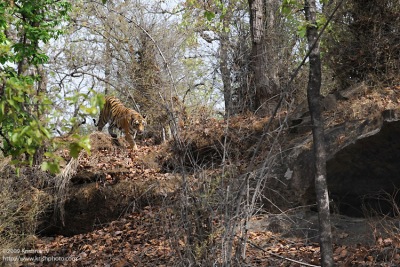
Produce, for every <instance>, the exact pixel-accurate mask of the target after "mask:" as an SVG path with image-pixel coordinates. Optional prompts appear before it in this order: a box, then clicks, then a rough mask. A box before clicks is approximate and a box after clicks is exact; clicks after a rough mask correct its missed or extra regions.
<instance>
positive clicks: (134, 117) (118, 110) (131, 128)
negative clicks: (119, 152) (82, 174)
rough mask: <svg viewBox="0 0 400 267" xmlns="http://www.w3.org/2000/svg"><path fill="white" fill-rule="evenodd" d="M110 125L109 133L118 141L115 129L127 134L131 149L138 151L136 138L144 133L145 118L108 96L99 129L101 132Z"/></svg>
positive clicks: (101, 113)
mask: <svg viewBox="0 0 400 267" xmlns="http://www.w3.org/2000/svg"><path fill="white" fill-rule="evenodd" d="M107 123H109V126H108V132H109V134H110V135H111V136H112V137H113V138H114V139H116V138H117V135H116V134H115V133H114V131H113V130H114V129H115V128H118V129H119V130H121V131H122V132H124V134H125V139H126V141H128V143H129V145H130V146H129V147H130V148H131V149H132V148H134V149H137V146H136V143H135V141H134V138H135V137H136V133H137V132H139V133H143V132H144V126H145V124H146V122H145V118H144V117H143V116H142V115H140V114H139V113H138V112H136V111H134V110H133V109H130V108H127V107H125V106H124V105H123V104H122V103H121V101H120V100H119V99H118V98H116V97H114V96H106V102H105V104H104V107H103V109H102V110H101V111H100V117H99V123H98V124H97V125H96V126H97V129H98V130H99V131H101V130H102V129H103V128H104V126H105V125H106V124H107Z"/></svg>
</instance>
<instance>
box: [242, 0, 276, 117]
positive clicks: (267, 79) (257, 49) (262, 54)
mask: <svg viewBox="0 0 400 267" xmlns="http://www.w3.org/2000/svg"><path fill="white" fill-rule="evenodd" d="M248 3H249V12H250V31H251V40H252V47H251V54H250V64H249V69H250V74H251V76H250V77H251V79H250V88H251V90H250V92H252V93H251V95H250V96H249V97H250V99H252V102H251V104H252V106H251V107H248V109H250V110H252V111H257V113H258V114H259V115H261V116H264V115H271V114H272V113H273V111H274V110H275V107H276V105H277V99H278V98H276V96H277V95H278V94H279V84H278V70H279V64H278V62H279V61H280V59H279V58H278V57H277V54H275V51H274V48H273V47H274V45H278V44H279V38H277V36H276V35H275V31H277V30H276V29H275V28H276V27H277V26H278V25H277V20H276V17H275V15H276V12H277V6H279V3H277V1H276V0H248Z"/></svg>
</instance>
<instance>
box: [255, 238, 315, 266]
mask: <svg viewBox="0 0 400 267" xmlns="http://www.w3.org/2000/svg"><path fill="white" fill-rule="evenodd" d="M247 243H249V245H250V246H252V247H254V248H256V249H259V250H261V251H263V252H266V253H268V254H270V255H272V256H274V257H277V258H280V259H283V260H286V261H291V262H294V263H298V264H300V265H303V266H310V267H321V266H320V265H314V264H310V263H306V262H302V261H298V260H294V259H291V258H287V257H284V256H282V255H279V254H276V253H274V252H271V251H268V250H265V249H263V248H262V247H260V246H259V245H256V244H254V243H253V242H251V241H247Z"/></svg>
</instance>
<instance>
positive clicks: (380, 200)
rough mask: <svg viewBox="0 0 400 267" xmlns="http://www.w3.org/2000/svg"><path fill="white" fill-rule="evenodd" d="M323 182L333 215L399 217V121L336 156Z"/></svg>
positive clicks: (387, 123) (328, 167)
mask: <svg viewBox="0 0 400 267" xmlns="http://www.w3.org/2000/svg"><path fill="white" fill-rule="evenodd" d="M327 179H328V188H329V193H330V197H331V199H332V200H333V203H334V204H333V205H332V210H333V212H338V213H340V214H343V215H347V216H352V217H364V216H374V215H390V216H400V210H399V209H398V208H400V121H396V122H390V123H389V122H385V123H384V125H383V126H382V129H381V130H380V132H378V133H377V134H375V135H373V136H370V137H366V138H364V139H360V140H358V141H357V142H355V143H354V144H352V145H349V146H347V147H346V148H344V149H342V150H341V151H339V152H338V153H336V155H335V156H334V157H333V158H332V159H330V160H329V161H328V162H327Z"/></svg>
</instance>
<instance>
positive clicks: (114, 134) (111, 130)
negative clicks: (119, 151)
mask: <svg viewBox="0 0 400 267" xmlns="http://www.w3.org/2000/svg"><path fill="white" fill-rule="evenodd" d="M108 133H109V134H110V135H111V137H112V138H114V139H116V138H117V137H118V136H117V134H116V133H114V127H113V126H111V125H110V126H108Z"/></svg>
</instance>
